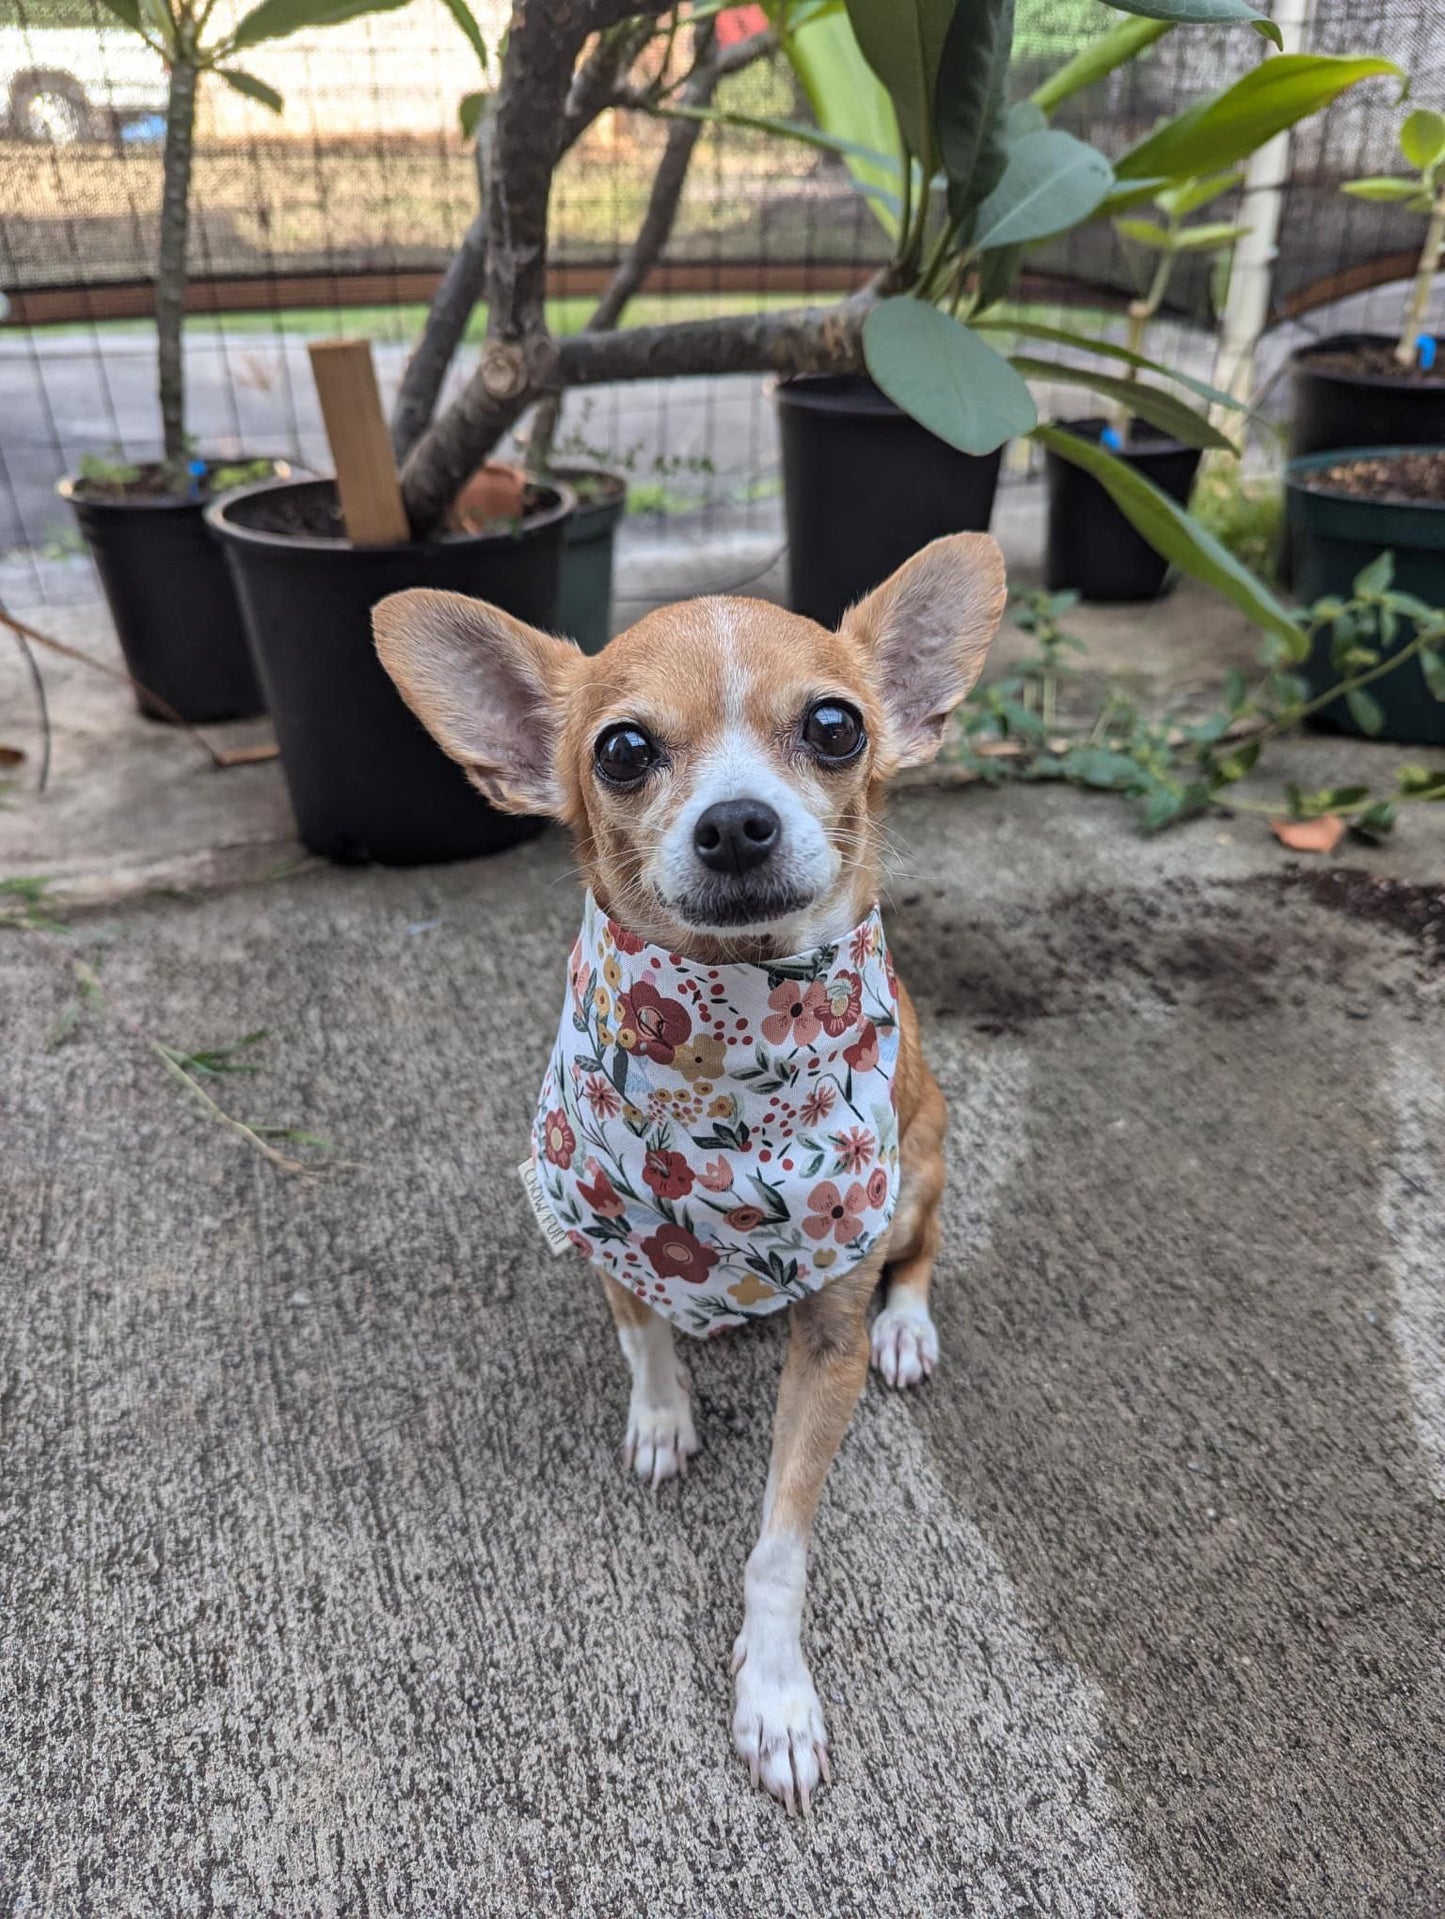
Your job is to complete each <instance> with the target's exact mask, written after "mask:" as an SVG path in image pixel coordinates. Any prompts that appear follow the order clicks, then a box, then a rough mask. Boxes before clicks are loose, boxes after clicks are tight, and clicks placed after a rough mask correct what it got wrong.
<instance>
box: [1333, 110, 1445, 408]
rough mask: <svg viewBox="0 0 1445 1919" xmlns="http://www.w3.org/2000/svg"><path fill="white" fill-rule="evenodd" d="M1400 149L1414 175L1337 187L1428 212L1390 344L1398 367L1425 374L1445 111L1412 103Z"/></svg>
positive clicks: (1429, 362) (1441, 223) (1439, 240)
mask: <svg viewBox="0 0 1445 1919" xmlns="http://www.w3.org/2000/svg"><path fill="white" fill-rule="evenodd" d="M1400 151H1401V152H1402V153H1403V154H1404V156H1405V158H1406V159H1407V160H1408V161H1409V163H1410V165H1411V166H1412V167H1414V169H1415V172H1414V174H1413V175H1410V174H1375V175H1373V176H1371V177H1370V178H1368V179H1364V180H1346V182H1345V184H1344V187H1343V189H1342V190H1343V191H1344V192H1345V193H1352V194H1353V195H1354V196H1355V198H1356V199H1357V200H1375V201H1382V202H1386V203H1391V204H1395V205H1400V206H1404V207H1407V208H1408V209H1409V211H1410V212H1411V213H1427V214H1428V215H1429V216H1430V223H1429V225H1428V226H1427V228H1426V229H1425V244H1424V246H1423V247H1421V249H1420V260H1419V264H1418V266H1417V267H1416V269H1415V282H1414V286H1413V288H1412V290H1411V293H1410V298H1409V301H1408V303H1407V305H1406V308H1405V320H1404V324H1403V326H1402V327H1401V329H1400V338H1399V341H1398V343H1397V345H1396V347H1395V358H1396V360H1397V361H1398V362H1399V364H1400V365H1401V366H1402V367H1417V366H1418V367H1420V368H1421V369H1422V370H1423V371H1425V372H1427V373H1428V372H1429V371H1430V370H1431V369H1432V368H1433V367H1434V364H1435V339H1434V335H1433V334H1427V333H1425V332H1424V331H1423V328H1424V325H1425V317H1426V315H1427V314H1428V313H1429V311H1430V294H1431V291H1432V289H1433V288H1434V285H1435V275H1436V273H1437V272H1438V271H1439V269H1440V254H1441V250H1442V248H1445V113H1436V112H1435V111H1434V109H1433V108H1431V107H1417V108H1416V109H1415V111H1414V112H1413V113H1411V114H1407V115H1406V118H1405V123H1404V125H1403V126H1402V127H1401V128H1400Z"/></svg>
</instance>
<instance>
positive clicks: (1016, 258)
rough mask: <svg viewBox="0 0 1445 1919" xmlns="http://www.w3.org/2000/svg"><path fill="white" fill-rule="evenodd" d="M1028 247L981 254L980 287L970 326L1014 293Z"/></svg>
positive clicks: (974, 303) (979, 264)
mask: <svg viewBox="0 0 1445 1919" xmlns="http://www.w3.org/2000/svg"><path fill="white" fill-rule="evenodd" d="M1027 251H1028V249H1027V248H1026V247H1021V246H1018V247H994V248H993V250H992V251H991V252H989V253H981V254H980V255H979V259H978V285H977V287H976V288H975V289H974V301H973V314H972V315H971V316H970V324H972V323H973V321H974V320H975V319H976V317H977V316H978V315H979V314H981V313H984V312H986V311H987V309H988V308H989V307H991V306H997V304H998V302H999V301H1000V300H1006V299H1007V298H1008V296H1009V295H1010V293H1012V292H1013V286H1014V281H1015V280H1017V278H1018V276H1019V268H1020V267H1021V266H1022V265H1023V261H1024V254H1025V253H1026V252H1027Z"/></svg>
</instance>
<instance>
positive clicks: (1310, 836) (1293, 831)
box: [1269, 813, 1345, 853]
mask: <svg viewBox="0 0 1445 1919" xmlns="http://www.w3.org/2000/svg"><path fill="white" fill-rule="evenodd" d="M1269 830H1270V832H1271V833H1273V834H1274V836H1275V838H1276V839H1277V840H1278V841H1279V842H1280V844H1281V845H1282V846H1287V847H1288V848H1289V849H1290V851H1291V852H1292V853H1333V852H1334V850H1335V848H1336V847H1337V846H1338V845H1339V843H1340V841H1341V840H1342V839H1343V838H1344V837H1345V823H1344V821H1343V820H1342V819H1341V818H1340V816H1339V814H1338V813H1321V815H1320V816H1319V818H1318V819H1315V820H1271V821H1270V823H1269Z"/></svg>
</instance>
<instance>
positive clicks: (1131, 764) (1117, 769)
mask: <svg viewBox="0 0 1445 1919" xmlns="http://www.w3.org/2000/svg"><path fill="white" fill-rule="evenodd" d="M1064 777H1065V779H1070V780H1077V782H1078V783H1079V785H1080V786H1095V787H1099V788H1100V789H1102V790H1103V791H1104V792H1108V793H1119V792H1126V793H1127V792H1130V791H1138V790H1140V789H1142V788H1143V787H1146V786H1147V785H1148V784H1149V775H1148V774H1147V773H1146V772H1145V771H1144V769H1143V767H1142V766H1140V764H1139V762H1138V761H1137V760H1131V759H1130V757H1129V755H1128V754H1127V753H1115V752H1114V751H1113V750H1112V749H1111V748H1110V747H1107V746H1071V747H1070V748H1069V750H1068V752H1067V753H1065V755H1064Z"/></svg>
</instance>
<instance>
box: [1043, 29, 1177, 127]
mask: <svg viewBox="0 0 1445 1919" xmlns="http://www.w3.org/2000/svg"><path fill="white" fill-rule="evenodd" d="M1172 24H1173V22H1172V21H1169V20H1119V21H1117V22H1116V23H1115V24H1114V25H1113V26H1112V27H1110V28H1109V30H1108V32H1107V33H1101V34H1100V35H1099V37H1098V38H1097V39H1096V40H1090V41H1089V42H1088V43H1087V44H1086V45H1085V46H1082V47H1080V48H1079V51H1078V52H1077V53H1076V54H1075V55H1074V56H1073V58H1072V59H1070V60H1066V61H1065V62H1064V64H1063V66H1061V67H1060V68H1059V70H1058V72H1057V73H1051V74H1050V75H1049V77H1048V79H1047V80H1045V81H1044V82H1043V83H1042V84H1041V85H1039V86H1037V87H1035V88H1034V90H1033V92H1032V93H1031V94H1030V95H1029V98H1030V99H1031V100H1032V101H1033V103H1034V105H1035V106H1036V107H1042V108H1043V110H1044V112H1045V113H1052V112H1053V110H1054V108H1055V107H1056V106H1058V105H1059V104H1060V102H1062V101H1064V100H1068V99H1070V98H1071V97H1072V96H1073V95H1074V94H1076V93H1082V92H1083V90H1084V88H1085V87H1092V86H1093V85H1094V84H1095V82H1096V81H1099V80H1103V79H1105V78H1107V76H1108V75H1109V74H1111V73H1113V72H1114V70H1115V69H1116V68H1118V67H1123V66H1127V65H1128V63H1129V62H1130V61H1131V60H1133V59H1135V58H1136V57H1137V56H1138V55H1139V54H1141V53H1143V51H1144V50H1145V48H1146V47H1150V46H1152V45H1153V44H1154V42H1155V41H1156V40H1157V39H1159V37H1160V36H1161V35H1162V34H1166V33H1168V31H1169V29H1170V27H1171V26H1172Z"/></svg>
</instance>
